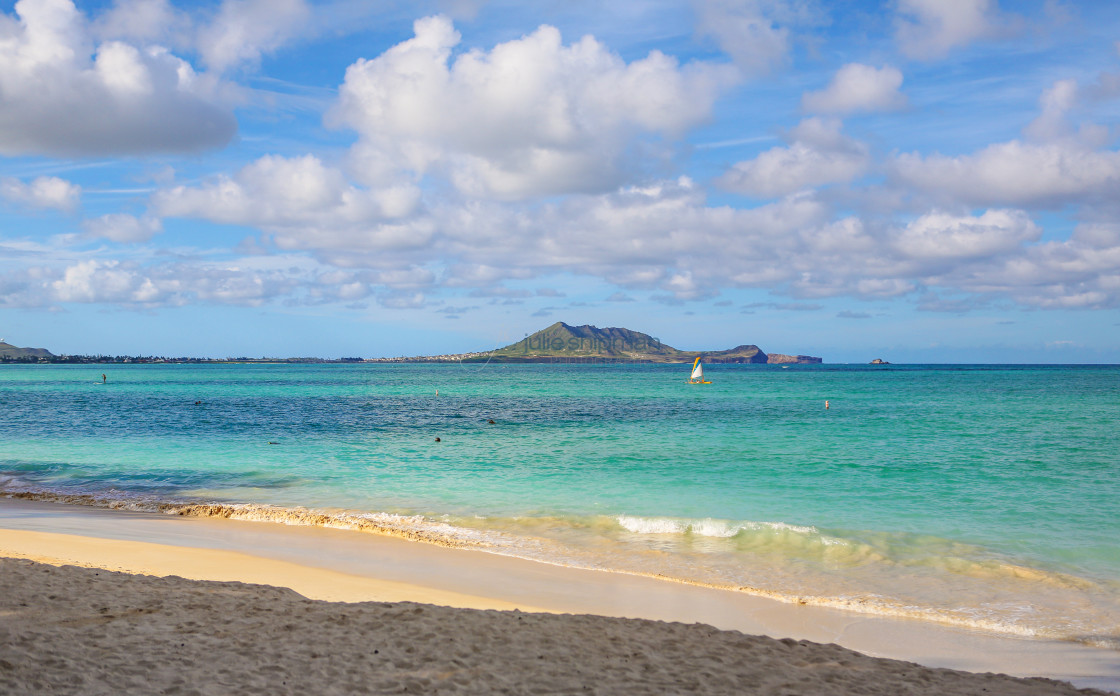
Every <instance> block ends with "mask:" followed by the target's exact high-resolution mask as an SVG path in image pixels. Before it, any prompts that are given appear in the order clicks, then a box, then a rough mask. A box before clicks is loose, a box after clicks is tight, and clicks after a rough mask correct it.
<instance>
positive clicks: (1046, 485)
mask: <svg viewBox="0 0 1120 696" xmlns="http://www.w3.org/2000/svg"><path fill="white" fill-rule="evenodd" d="M688 372H689V366H686V365H641V364H632V365H586V364H585V365H563V364H527V365H509V364H494V363H484V364H207V365H187V364H158V365H116V364H114V365H31V366H23V365H8V366H0V442H2V446H0V495H8V496H12V495H19V496H24V497H31V498H36V499H43V500H59V501H63V502H70V503H79V504H86V505H96V506H101V507H116V508H124V509H131V510H151V511H153V513H154V514H190V515H210V516H221V517H236V518H242V519H254V520H260V521H262V522H274V523H287V524H312V525H323V526H333V527H344V528H353V529H358V530H364V531H369V532H374V533H387V534H394V535H398V536H405V537H411V538H416V539H418V540H420V541H421V542H432V543H439V544H445V545H452V546H464V547H472V548H480V549H483V550H487V551H490V552H493V553H500V554H506V555H511V556H518V557H523V558H529V559H535V560H540V561H544V562H548V563H555V564H562V565H570V566H577V567H584V568H595V569H601V570H604V571H613V572H624V573H636V574H643V575H651V576H662V577H665V578H667V579H670V580H675V581H680V582H687V583H695V584H700V585H708V586H716V587H723V588H728V589H732V590H735V591H741V592H749V593H753V594H758V595H763V596H769V597H774V598H777V599H780V600H783V601H788V602H798V603H803V604H818V605H824V606H834V607H842V608H845V609H848V610H851V611H856V612H863V613H868V614H883V615H894V616H907V617H912V618H915V619H919V620H925V621H934V622H940V623H947V624H953V625H958V626H967V627H972V628H975V629H978V630H983V631H991V632H996V633H1005V634H1013V635H1019V636H1037V637H1042V638H1057V639H1062V640H1070V641H1077V642H1081V643H1086V644H1089V645H1094V646H1098V647H1102V648H1105V649H1112V650H1120V543H1118V540H1120V447H1118V442H1117V440H1118V438H1117V434H1118V432H1120V429H1118V425H1120V366H1020V365H978V366H967V365H888V366H875V367H872V366H866V365H827V364H826V365H793V366H786V367H783V366H776V365H709V366H706V367H705V373H706V376H707V377H708V378H709V379H711V381H712V384H710V385H690V384H686V382H685V380H686V379H687V377H688ZM102 373H105V374H106V375H107V377H108V379H107V382H106V383H105V384H101V383H100V382H101V374H102ZM437 392H438V393H437ZM826 401H827V402H828V408H827V409H826V408H825V402H826ZM490 421H493V422H492V423H491V422H490ZM437 438H439V440H438V441H437Z"/></svg>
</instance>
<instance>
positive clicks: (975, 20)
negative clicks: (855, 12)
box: [895, 0, 1003, 60]
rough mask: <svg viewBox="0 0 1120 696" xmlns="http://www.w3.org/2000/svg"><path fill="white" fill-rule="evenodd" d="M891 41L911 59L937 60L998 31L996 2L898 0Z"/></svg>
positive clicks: (997, 7)
mask: <svg viewBox="0 0 1120 696" xmlns="http://www.w3.org/2000/svg"><path fill="white" fill-rule="evenodd" d="M898 11H899V17H898V19H897V20H896V24H895V29H896V33H895V38H896V40H897V41H898V45H899V49H900V50H901V51H902V52H903V53H904V54H905V55H907V56H910V57H911V58H918V59H921V60H926V59H932V58H940V57H942V56H944V55H946V54H947V53H949V51H951V50H952V49H954V48H956V47H958V46H965V45H967V44H969V43H971V42H973V41H976V40H978V39H983V38H987V37H990V36H993V35H995V34H997V33H998V32H999V31H1000V28H1001V24H1002V23H1003V19H1002V17H1001V16H1000V13H999V6H998V3H997V1H996V0H898Z"/></svg>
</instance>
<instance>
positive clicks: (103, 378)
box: [101, 373, 109, 384]
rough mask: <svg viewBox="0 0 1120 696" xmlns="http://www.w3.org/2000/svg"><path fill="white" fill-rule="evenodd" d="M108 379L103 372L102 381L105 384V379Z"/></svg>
mask: <svg viewBox="0 0 1120 696" xmlns="http://www.w3.org/2000/svg"><path fill="white" fill-rule="evenodd" d="M107 379H109V378H108V377H106V376H105V374H104V373H102V375H101V383H102V384H105V381H106V380H107Z"/></svg>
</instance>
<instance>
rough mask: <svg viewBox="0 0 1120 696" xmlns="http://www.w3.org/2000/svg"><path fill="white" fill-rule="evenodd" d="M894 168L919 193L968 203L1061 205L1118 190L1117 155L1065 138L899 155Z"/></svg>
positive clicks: (1119, 155)
mask: <svg viewBox="0 0 1120 696" xmlns="http://www.w3.org/2000/svg"><path fill="white" fill-rule="evenodd" d="M894 172H895V175H896V176H897V177H898V178H899V180H901V181H902V182H904V183H905V184H907V185H909V186H913V187H916V188H917V189H919V190H920V191H922V192H925V193H929V194H934V195H937V196H941V197H944V198H946V199H947V200H948V201H950V202H952V203H963V204H967V205H978V206H988V205H1022V206H1061V205H1066V204H1069V203H1075V202H1085V201H1091V200H1094V199H1099V198H1102V197H1109V198H1113V199H1114V198H1115V197H1116V195H1117V194H1118V193H1120V189H1118V186H1120V153H1118V152H1116V151H1112V150H1105V151H1100V150H1090V149H1087V148H1084V147H1081V146H1079V145H1077V144H1076V143H1073V142H1068V141H1066V142H1061V143H1046V144H1032V143H1024V142H1021V141H1018V140H1013V141H1010V142H1006V143H997V144H995V145H990V146H988V147H986V148H984V149H982V150H980V151H979V152H976V153H975V154H971V155H961V156H958V157H947V156H945V155H939V154H933V155H929V156H927V157H922V156H921V155H918V154H916V153H910V154H902V155H900V156H898V158H897V159H896V161H895V163H894Z"/></svg>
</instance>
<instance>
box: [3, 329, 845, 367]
mask: <svg viewBox="0 0 1120 696" xmlns="http://www.w3.org/2000/svg"><path fill="white" fill-rule="evenodd" d="M696 358H701V359H703V360H704V362H707V363H734V364H771V365H774V364H778V365H791V364H810V365H811V364H820V363H823V362H824V360H823V359H822V358H819V357H815V356H811V355H787V354H784V353H766V352H763V351H762V349H760V348H759V347H758V346H756V345H754V344H742V345H739V346H736V347H734V348H729V349H726V350H714V351H685V350H678V349H676V348H673V347H672V346H669V345H667V344H664V343H662V342H661V341H660V340H659V339H657V338H654V337H653V336H650V335H649V334H644V333H641V332H639V331H633V330H631V329H623V328H618V327H608V328H605V329H600V328H599V327H596V326H591V325H589V324H584V325H582V326H572V325H569V324H565V323H564V322H556V323H555V324H552V325H551V326H548V327H546V328H544V329H541V330H540V331H537V332H535V333H533V334H531V335H527V336H526V337H525V338H523V339H521V340H520V341H517V342H515V343H512V344H510V345H508V346H505V347H504V348H496V349H492V350H485V351H473V352H468V353H446V354H442V355H415V356H397V357H380V358H361V357H347V358H335V359H329V358H308V357H302V358H269V357H261V358H250V357H236V358H234V357H226V358H190V357H166V356H153V355H55V354H53V353H51V352H50V351H48V350H46V349H45V348H17V347H16V346H13V345H10V344H8V343H3V342H0V363H7V364H11V363H16V364H63V365H66V364H76V365H86V364H161V363H172V364H175V363H190V364H204V363H282V364H293V363H316V364H320V363H322V364H327V363H443V362H446V363H454V362H498V363H690V362H692V361H693V360H695V359H696Z"/></svg>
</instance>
